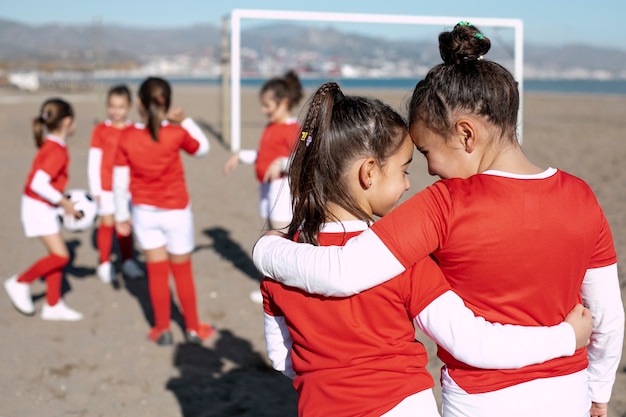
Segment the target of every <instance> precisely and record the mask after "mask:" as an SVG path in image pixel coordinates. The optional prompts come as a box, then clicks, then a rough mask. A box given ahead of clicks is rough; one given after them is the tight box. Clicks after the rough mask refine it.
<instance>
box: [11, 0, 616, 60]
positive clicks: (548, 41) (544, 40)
mask: <svg viewBox="0 0 626 417" xmlns="http://www.w3.org/2000/svg"><path fill="white" fill-rule="evenodd" d="M620 3H622V0H595V1H589V0H587V1H580V0H570V1H567V2H566V1H561V0H552V1H551V0H541V1H540V0H516V1H503V0H474V1H471V0H462V1H461V0H430V1H419V0H389V1H384V0H378V1H373V2H369V1H364V0H315V1H310V0H308V1H300V2H298V1H294V0H291V1H283V0H266V1H260V0H256V1H255V0H233V1H228V0H197V1H192V0H175V1H162V0H153V1H145V0H142V1H134V0H107V1H95V0H57V1H50V0H47V1H44V0H0V18H5V19H11V20H17V21H20V22H22V23H26V24H33V25H40V24H43V23H73V24H76V23H79V24H90V23H92V22H93V21H94V19H95V18H97V17H99V18H101V19H102V22H103V23H105V24H122V25H133V26H135V25H137V26H143V27H184V26H189V25H192V24H196V23H212V24H215V25H219V24H220V21H221V18H222V17H223V16H225V15H227V14H228V13H229V12H230V10H232V9H235V8H239V9H269V10H299V11H323V12H342V13H368V14H371V13H381V14H404V15H427V16H461V17H467V18H471V17H488V18H515V19H521V20H522V21H523V22H524V34H525V38H526V40H527V41H529V42H533V43H539V44H543V45H562V44H566V43H583V44H588V45H593V46H606V47H610V48H618V49H621V50H626V42H625V40H626V37H625V36H624V28H625V27H626V23H625V22H626V21H625V20H624V16H625V14H624V13H621V12H623V11H624V6H623V3H622V4H620ZM261 23H263V24H265V23H267V22H252V21H251V22H249V23H248V24H250V25H252V24H261ZM333 25H337V24H333ZM343 27H344V29H347V30H349V31H351V32H360V33H365V32H367V33H370V34H372V35H376V36H379V35H380V36H384V37H387V38H408V39H410V38H412V37H413V38H414V37H416V33H419V30H416V29H415V28H412V27H409V26H403V25H401V26H397V27H394V26H388V25H369V26H365V25H346V24H344V25H343ZM441 29H443V28H437V31H436V32H438V31H439V30H441Z"/></svg>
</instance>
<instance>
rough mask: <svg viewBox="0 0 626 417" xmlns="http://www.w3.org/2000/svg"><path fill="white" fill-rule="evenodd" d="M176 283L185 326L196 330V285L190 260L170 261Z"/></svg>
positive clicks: (197, 324)
mask: <svg viewBox="0 0 626 417" xmlns="http://www.w3.org/2000/svg"><path fill="white" fill-rule="evenodd" d="M170 267H171V268H172V273H173V274H174V283H175V284H176V293H177V294H178V301H179V302H180V306H181V308H182V310H183V317H184V318H185V328H186V329H187V330H194V331H198V326H199V323H198V309H197V305H196V286H195V284H194V282H193V273H192V271H191V260H189V261H187V262H181V263H170Z"/></svg>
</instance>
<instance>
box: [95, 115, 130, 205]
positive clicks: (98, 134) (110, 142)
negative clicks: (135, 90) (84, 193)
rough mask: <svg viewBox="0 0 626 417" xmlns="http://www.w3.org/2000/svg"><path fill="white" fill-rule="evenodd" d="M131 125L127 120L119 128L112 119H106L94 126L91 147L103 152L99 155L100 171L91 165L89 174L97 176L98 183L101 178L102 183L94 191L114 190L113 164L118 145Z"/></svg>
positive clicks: (96, 181)
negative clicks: (92, 169) (112, 122)
mask: <svg viewBox="0 0 626 417" xmlns="http://www.w3.org/2000/svg"><path fill="white" fill-rule="evenodd" d="M131 126H132V124H131V123H130V122H126V125H125V126H124V127H123V128H117V127H115V126H113V125H112V124H111V121H110V120H105V121H104V122H102V123H99V124H97V125H96V126H95V127H94V128H93V131H92V134H91V143H90V145H89V146H90V148H91V149H99V150H100V152H101V154H100V155H99V159H100V165H99V166H100V169H99V172H91V168H92V167H89V168H90V169H89V175H90V176H91V175H94V176H97V178H93V180H94V181H95V183H96V184H97V183H98V180H99V184H100V187H99V190H97V189H96V190H94V189H92V190H91V191H92V193H93V192H96V191H113V166H114V165H115V154H116V152H117V146H118V143H119V141H120V138H121V137H122V134H123V133H124V130H125V129H127V128H128V127H131ZM91 149H90V150H91ZM91 182H92V181H90V183H91ZM91 188H97V187H91Z"/></svg>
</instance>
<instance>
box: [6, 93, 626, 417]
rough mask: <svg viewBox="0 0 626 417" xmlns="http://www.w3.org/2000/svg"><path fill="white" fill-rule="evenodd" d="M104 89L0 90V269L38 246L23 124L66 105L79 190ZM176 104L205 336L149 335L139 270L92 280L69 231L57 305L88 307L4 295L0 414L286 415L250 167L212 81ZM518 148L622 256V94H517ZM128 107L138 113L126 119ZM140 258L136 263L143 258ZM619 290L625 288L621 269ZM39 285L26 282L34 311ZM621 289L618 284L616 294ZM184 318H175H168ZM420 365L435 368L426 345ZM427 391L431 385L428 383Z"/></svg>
mask: <svg viewBox="0 0 626 417" xmlns="http://www.w3.org/2000/svg"><path fill="white" fill-rule="evenodd" d="M102 91H103V89H102V88H96V89H94V90H90V91H81V92H77V93H72V92H70V91H40V92H37V93H31V94H26V93H20V92H17V91H14V90H7V89H4V90H1V89H0V137H1V138H2V149H3V150H2V151H1V152H0V177H2V184H3V185H2V190H3V200H2V201H3V203H4V204H3V205H2V206H1V208H0V210H2V216H0V231H1V233H2V239H1V240H0V253H2V262H0V277H2V279H4V277H9V276H11V275H13V274H15V273H18V272H21V271H22V270H24V269H25V268H26V267H28V266H29V265H30V264H31V263H32V262H33V261H34V260H35V259H36V258H38V257H40V256H42V255H44V253H45V250H44V248H43V246H42V245H41V243H40V242H39V241H38V240H37V239H26V238H25V237H24V235H23V231H22V226H21V224H20V221H19V211H20V208H19V204H20V195H21V192H22V188H23V186H24V181H25V177H26V174H27V172H28V170H29V167H30V164H31V160H32V157H33V155H34V154H35V147H34V144H33V141H32V139H31V132H30V121H31V119H32V117H34V116H35V115H36V114H37V112H38V109H39V106H40V104H41V102H42V101H43V100H44V99H45V98H47V97H49V96H53V95H60V96H62V97H65V98H66V99H68V100H69V101H71V102H72V103H73V104H74V106H75V109H76V111H77V121H78V130H77V132H76V134H75V135H74V136H73V137H72V138H70V140H69V149H70V154H71V169H70V187H71V188H87V179H86V174H85V173H86V164H87V149H88V146H89V138H90V133H91V129H92V127H93V124H94V122H95V121H97V120H99V119H102V118H103V117H104V105H103V101H104V96H103V93H102ZM348 92H350V93H360V94H368V95H373V96H377V97H379V98H382V99H383V100H385V101H387V102H389V103H390V104H392V105H393V106H395V107H397V108H398V109H400V110H404V108H405V106H404V103H405V100H406V97H407V94H408V91H386V90H354V91H351V90H348ZM242 101H243V103H244V105H243V109H242V117H243V120H244V122H243V126H242V145H243V147H252V148H254V147H256V143H257V140H258V137H259V135H260V133H261V130H262V128H263V124H264V119H263V116H262V115H261V113H260V110H259V105H258V101H257V92H256V90H255V89H251V90H248V89H244V91H243V97H242ZM174 102H175V104H176V105H181V106H183V107H184V108H185V110H186V111H187V114H188V115H190V116H191V117H193V118H195V119H196V120H197V121H198V122H199V123H200V124H201V125H202V127H203V128H204V129H205V131H206V133H207V135H208V136H209V140H210V144H211V152H210V154H209V155H208V156H207V157H206V158H204V159H193V158H187V157H185V158H184V161H185V167H186V174H187V182H188V186H189V191H190V194H191V197H192V201H193V212H194V216H195V229H196V248H195V251H194V254H193V269H194V273H195V280H196V286H197V294H198V305H199V313H200V317H201V319H202V320H204V321H208V322H210V323H212V324H214V325H215V326H216V327H217V328H218V329H219V334H218V335H217V336H216V337H214V338H213V339H212V340H210V341H208V342H205V344H204V346H202V347H199V346H190V345H185V344H183V343H182V341H183V338H182V331H181V327H180V325H177V324H174V325H173V327H172V329H173V333H174V338H175V344H174V346H170V347H159V346H156V345H154V344H152V343H149V342H147V341H146V334H147V331H148V329H149V328H150V322H149V320H150V319H151V310H150V306H149V301H148V296H147V282H146V281H145V280H138V281H129V280H127V281H124V280H122V279H120V283H119V284H118V285H114V286H111V285H105V284H102V283H101V282H100V281H99V280H98V278H97V277H96V276H95V267H96V266H97V252H96V250H95V249H94V243H93V233H92V232H90V231H88V232H82V233H67V232H64V237H65V239H66V241H67V244H68V246H69V248H70V250H71V253H72V260H71V264H70V265H69V267H68V268H67V270H66V274H65V278H66V280H65V284H66V285H65V290H66V292H65V295H64V298H65V300H66V302H67V303H68V304H69V305H70V306H72V307H74V308H76V309H78V310H79V311H81V312H83V313H84V314H85V318H84V320H82V321H80V322H75V323H63V322H46V321H43V320H41V319H40V318H39V317H38V316H35V317H26V316H23V315H21V314H19V313H18V312H17V311H16V310H15V309H14V308H13V307H12V305H11V304H10V302H9V300H8V298H7V297H6V294H5V293H4V291H2V294H0V337H1V340H2V348H1V350H0V363H1V364H2V370H1V372H0V416H2V417H56V416H77V417H78V416H134V417H152V416H168V417H170V416H184V417H192V416H193V417H196V416H197V417H200V416H201V417H209V416H257V417H262V416H295V415H296V411H295V410H296V408H295V404H296V395H295V392H294V391H293V389H292V387H291V383H290V381H289V380H288V379H286V378H285V377H283V376H282V375H280V374H278V373H276V372H274V371H273V370H272V369H271V368H269V366H268V364H267V358H266V355H265V348H264V340H263V320H262V309H261V306H260V305H259V304H254V303H253V302H251V301H250V300H249V298H248V294H249V293H250V291H252V290H253V289H255V288H257V285H258V275H257V272H256V270H255V268H254V265H253V264H252V261H251V258H250V253H251V249H252V246H253V244H254V242H255V241H256V239H257V237H258V235H259V233H260V231H261V228H262V224H261V222H260V220H259V218H258V212H257V198H258V196H257V184H256V182H255V179H254V174H253V171H252V168H251V167H248V166H240V167H239V168H238V169H237V170H236V171H234V172H233V173H232V174H231V175H230V176H227V177H225V176H224V175H223V174H222V166H223V164H224V162H225V161H226V159H227V158H228V156H229V148H228V146H227V144H225V143H224V142H223V141H222V139H221V137H220V135H219V132H220V131H221V111H220V90H219V88H217V87H215V86H176V87H175V90H174ZM524 105H525V108H524V148H525V150H526V152H527V154H528V155H529V156H530V158H531V159H532V160H534V161H535V162H536V163H538V164H540V165H543V166H553V167H558V168H560V169H563V170H566V171H569V172H571V173H573V174H575V175H578V176H580V177H581V178H583V179H584V180H586V181H587V182H588V183H589V184H590V185H591V187H592V188H593V189H594V191H595V192H596V194H597V197H598V200H599V201H600V203H601V205H602V206H603V207H604V209H605V211H606V215H607V217H608V220H609V223H610V225H611V227H612V230H613V234H614V238H615V244H616V248H617V252H618V257H619V260H620V261H621V263H622V264H623V262H624V261H626V210H625V207H626V171H624V170H623V161H624V160H626V146H624V143H623V132H624V130H625V128H626V117H625V113H624V109H626V97H624V96H621V97H620V96H594V95H557V94H537V93H532V94H531V93H529V94H527V95H526V96H525V100H524ZM134 117H136V115H134ZM415 159H416V160H415V162H414V163H413V164H412V167H411V169H410V171H411V182H412V186H413V188H412V190H411V191H409V194H411V193H412V192H414V191H416V190H419V189H421V188H423V187H424V186H426V185H428V184H430V183H432V182H433V181H434V178H432V177H429V176H428V175H427V174H426V169H425V163H424V160H423V158H421V157H420V156H419V155H416V158H415ZM138 259H139V260H143V258H142V257H141V255H139V258H138ZM620 282H621V286H622V288H624V286H625V285H626V277H625V275H624V271H623V268H621V269H620ZM44 291H45V285H44V284H43V283H42V282H36V283H35V284H34V285H33V287H32V292H33V294H34V295H35V296H36V299H37V300H36V306H37V310H38V312H39V310H40V308H41V305H42V303H43V299H42V297H43V295H44ZM622 297H623V298H624V292H622ZM175 319H176V320H175V321H176V322H178V323H180V315H176V314H175ZM420 339H421V340H422V341H424V342H425V344H426V345H427V346H428V348H429V351H430V352H431V354H430V356H431V361H430V365H429V369H430V371H431V372H432V373H433V375H434V376H435V379H438V368H439V366H440V364H439V362H438V360H437V359H436V357H435V355H434V350H433V344H432V342H430V341H429V340H428V339H426V338H425V337H423V336H421V337H420ZM625 364H626V358H623V359H622V363H621V365H620V368H619V371H618V375H617V382H616V384H615V387H614V389H613V398H612V401H611V404H610V415H611V416H613V417H624V416H626V365H625ZM436 392H437V396H438V395H439V390H438V388H436Z"/></svg>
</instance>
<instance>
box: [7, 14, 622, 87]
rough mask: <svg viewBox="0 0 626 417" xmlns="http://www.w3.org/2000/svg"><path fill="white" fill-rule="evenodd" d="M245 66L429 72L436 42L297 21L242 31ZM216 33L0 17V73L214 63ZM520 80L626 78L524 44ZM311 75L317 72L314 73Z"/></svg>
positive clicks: (574, 53) (505, 57)
mask: <svg viewBox="0 0 626 417" xmlns="http://www.w3.org/2000/svg"><path fill="white" fill-rule="evenodd" d="M241 43H242V47H243V51H242V56H244V55H245V56H244V59H243V60H242V61H243V62H244V66H245V65H248V66H251V65H257V66H261V64H259V62H261V61H262V60H265V61H266V62H267V61H272V62H276V61H280V60H283V61H284V60H289V59H290V58H291V59H292V60H293V61H294V63H293V64H292V63H288V64H287V65H291V66H295V65H296V63H299V64H298V65H302V61H303V60H305V59H304V58H303V56H305V55H307V56H309V57H311V56H313V58H311V59H309V61H310V62H309V63H306V64H305V66H309V67H310V66H311V65H312V64H311V62H314V63H315V62H317V63H319V62H320V61H332V62H335V63H339V64H340V65H343V66H352V67H360V68H377V67H380V66H389V65H392V66H391V67H390V71H392V72H393V71H396V70H397V72H398V75H400V76H401V75H402V74H403V72H402V71H401V68H409V67H420V68H422V69H425V68H428V67H430V66H432V65H434V64H437V63H439V62H440V61H441V60H440V57H439V53H438V50H437V45H436V40H435V39H433V40H424V39H406V40H389V39H384V38H379V37H368V36H364V35H357V34H352V33H344V32H341V31H339V30H337V29H335V28H330V27H328V28H319V27H312V26H311V27H310V26H303V25H302V24H296V23H293V24H292V23H281V24H270V25H266V26H262V27H256V28H253V29H246V30H244V31H242V35H241ZM220 45H221V34H220V28H219V27H218V26H215V25H211V24H199V25H194V26H189V27H184V28H177V29H172V28H168V29H159V28H141V27H130V26H119V25H108V24H107V25H102V24H98V23H94V24H92V25H67V24H47V25H38V26H33V25H27V24H24V23H20V22H16V21H10V20H3V19H0V69H4V70H8V71H18V70H20V71H26V70H42V71H46V70H48V71H52V70H81V71H89V70H94V69H131V68H139V67H141V66H142V65H145V64H146V63H148V62H150V61H152V60H154V59H170V60H172V59H174V60H176V59H178V60H180V59H181V57H186V59H188V60H198V59H200V58H204V59H208V60H209V61H210V62H212V63H213V64H214V65H219V62H220ZM495 46H496V42H494V47H493V48H492V51H490V53H489V58H490V59H493V60H496V61H498V62H502V63H503V64H506V63H509V64H510V62H511V61H512V53H511V50H510V49H511V46H510V45H506V43H504V44H503V45H501V47H499V48H498V47H495ZM524 67H525V74H526V75H527V76H530V77H535V78H542V77H543V78H546V77H553V78H554V77H558V76H559V75H560V76H564V75H565V76H567V74H574V75H576V74H578V76H580V77H581V78H585V77H587V78H607V79H611V78H613V79H614V78H620V79H626V50H620V49H609V48H600V47H594V46H590V45H580V44H570V45H563V46H558V47H557V46H542V45H538V44H531V43H526V44H525V45H524ZM316 70H317V69H316Z"/></svg>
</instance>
